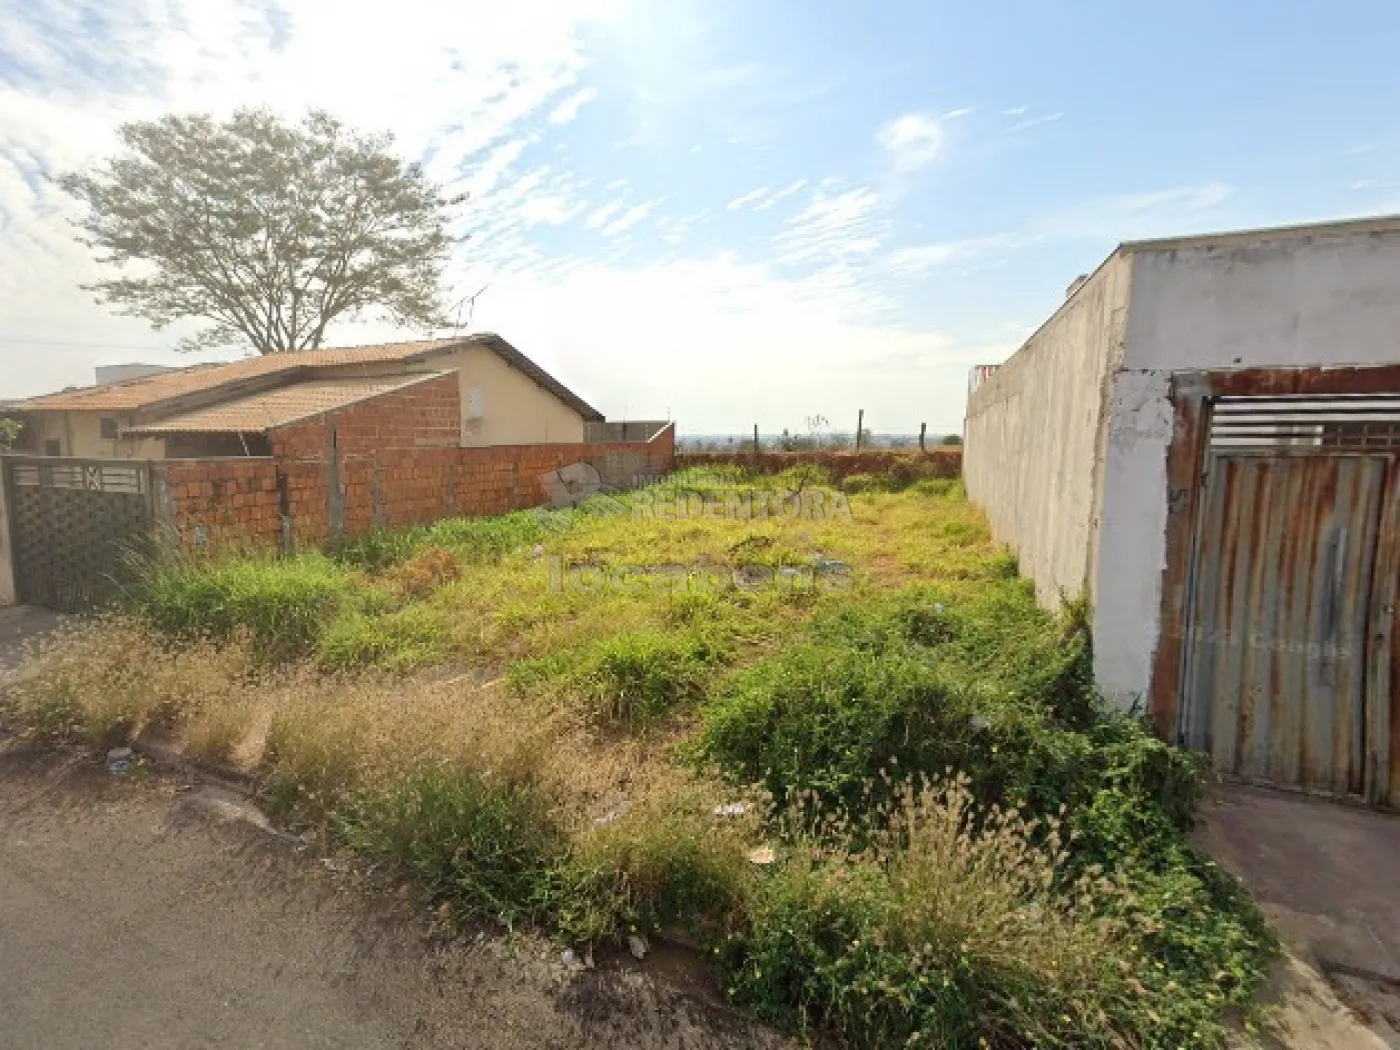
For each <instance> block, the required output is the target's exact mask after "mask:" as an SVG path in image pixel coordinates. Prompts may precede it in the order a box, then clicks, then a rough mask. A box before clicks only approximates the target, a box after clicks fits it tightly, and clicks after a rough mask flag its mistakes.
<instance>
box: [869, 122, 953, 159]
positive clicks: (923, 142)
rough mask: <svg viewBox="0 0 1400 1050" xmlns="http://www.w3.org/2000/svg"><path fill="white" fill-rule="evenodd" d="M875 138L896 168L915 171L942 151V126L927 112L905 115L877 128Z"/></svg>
mask: <svg viewBox="0 0 1400 1050" xmlns="http://www.w3.org/2000/svg"><path fill="white" fill-rule="evenodd" d="M875 138H876V141H877V142H879V144H880V146H881V147H882V148H883V149H884V150H885V152H886V153H888V154H889V155H890V158H891V160H893V161H894V165H895V167H896V168H898V169H900V170H902V171H915V170H917V169H919V168H922V167H924V166H925V165H927V164H929V163H930V162H932V161H933V160H934V158H936V157H937V156H938V154H939V153H940V152H941V151H942V149H943V139H944V135H943V125H942V124H941V123H939V119H938V118H937V117H935V116H932V115H931V114H928V113H906V114H905V115H904V116H902V117H897V118H895V119H894V120H892V121H890V122H889V123H888V124H885V125H884V126H883V127H881V128H880V130H879V133H878V134H877V135H876V136H875Z"/></svg>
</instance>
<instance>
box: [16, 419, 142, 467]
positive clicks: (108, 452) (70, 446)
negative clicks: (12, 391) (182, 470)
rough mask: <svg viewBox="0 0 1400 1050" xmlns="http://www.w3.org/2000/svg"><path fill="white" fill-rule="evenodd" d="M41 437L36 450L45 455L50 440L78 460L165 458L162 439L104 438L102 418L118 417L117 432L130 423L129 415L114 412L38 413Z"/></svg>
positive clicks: (35, 425)
mask: <svg viewBox="0 0 1400 1050" xmlns="http://www.w3.org/2000/svg"><path fill="white" fill-rule="evenodd" d="M31 419H32V420H33V421H34V422H33V424H32V425H33V426H34V429H35V432H36V437H37V440H36V441H35V443H34V451H35V452H36V453H38V454H39V455H43V454H44V446H45V443H46V442H48V441H57V442H58V443H59V449H60V453H59V454H60V455H64V456H73V457H76V458H78V459H164V458H165V441H164V440H163V439H161V438H117V439H116V440H112V439H110V438H104V437H102V420H103V419H115V420H116V421H117V433H119V434H120V433H121V432H122V431H123V429H124V428H125V427H126V425H127V423H128V417H127V416H125V415H121V414H117V413H111V412H36V413H34V415H33V416H32V417H31Z"/></svg>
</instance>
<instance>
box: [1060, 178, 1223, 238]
mask: <svg viewBox="0 0 1400 1050" xmlns="http://www.w3.org/2000/svg"><path fill="white" fill-rule="evenodd" d="M1233 195H1234V189H1233V187H1231V186H1229V185H1228V184H1226V183H1223V182H1208V183H1202V184H1201V185H1198V186H1177V187H1173V188H1171V189H1163V190H1149V191H1146V192H1142V193H1125V194H1121V195H1118V196H1113V197H1099V198H1095V199H1093V200H1088V201H1083V202H1081V203H1079V204H1076V205H1073V206H1071V207H1069V208H1065V209H1063V210H1061V211H1058V212H1052V213H1050V214H1047V215H1044V216H1042V217H1041V218H1040V219H1038V220H1037V221H1036V222H1035V224H1034V231H1033V232H1034V233H1036V234H1038V235H1041V236H1045V237H1092V238H1102V239H1112V240H1118V241H1123V240H1135V239H1140V238H1144V237H1165V236H1172V235H1180V234H1186V233H1197V232H1200V231H1201V230H1202V228H1203V227H1205V226H1207V225H1209V224H1210V213H1211V212H1212V211H1214V210H1216V209H1218V208H1219V207H1220V206H1221V205H1222V204H1224V203H1225V202H1226V201H1228V200H1229V199H1230V198H1231V197H1232V196H1233Z"/></svg>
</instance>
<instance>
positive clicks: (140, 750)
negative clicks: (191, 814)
mask: <svg viewBox="0 0 1400 1050" xmlns="http://www.w3.org/2000/svg"><path fill="white" fill-rule="evenodd" d="M131 750H133V751H135V752H136V753H137V754H138V755H140V756H141V757H142V758H144V759H146V760H147V761H148V762H152V763H154V764H156V765H158V766H166V767H169V768H172V769H175V770H178V771H179V772H181V773H186V774H189V775H190V776H193V777H198V778H199V779H200V780H203V781H205V782H207V783H212V784H214V785H215V786H217V787H221V788H223V789H224V790H226V791H232V792H234V793H235V794H238V795H242V796H243V797H244V798H252V797H253V796H254V795H256V794H257V780H256V778H254V777H253V775H252V774H250V773H244V772H242V771H240V770H237V769H227V768H225V767H223V766H218V765H215V764H214V763H212V762H205V761H202V760H200V759H197V758H189V757H188V756H186V755H185V754H184V753H183V752H181V751H180V750H179V748H177V747H176V746H175V745H174V744H171V743H169V742H168V741H165V740H156V739H152V738H149V737H137V738H136V739H135V740H133V741H132V742H131Z"/></svg>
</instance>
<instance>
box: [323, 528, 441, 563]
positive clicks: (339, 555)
mask: <svg viewBox="0 0 1400 1050" xmlns="http://www.w3.org/2000/svg"><path fill="white" fill-rule="evenodd" d="M425 542H426V530H425V529H424V528H422V527H421V526H417V527H413V528H407V529H375V530H374V531H373V532H363V533H360V534H359V535H357V536H346V537H344V538H343V539H341V540H339V541H337V542H336V543H334V544H332V545H331V548H330V556H331V557H332V558H334V559H335V560H336V561H338V562H340V563H342V564H344V565H350V566H353V567H355V568H357V569H364V570H365V571H367V572H379V571H382V570H384V569H387V568H389V567H390V566H391V565H397V564H399V562H402V561H407V560H408V559H409V558H411V557H413V555H414V554H415V553H417V551H418V549H419V548H420V547H421V546H423V544H424V543H425Z"/></svg>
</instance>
